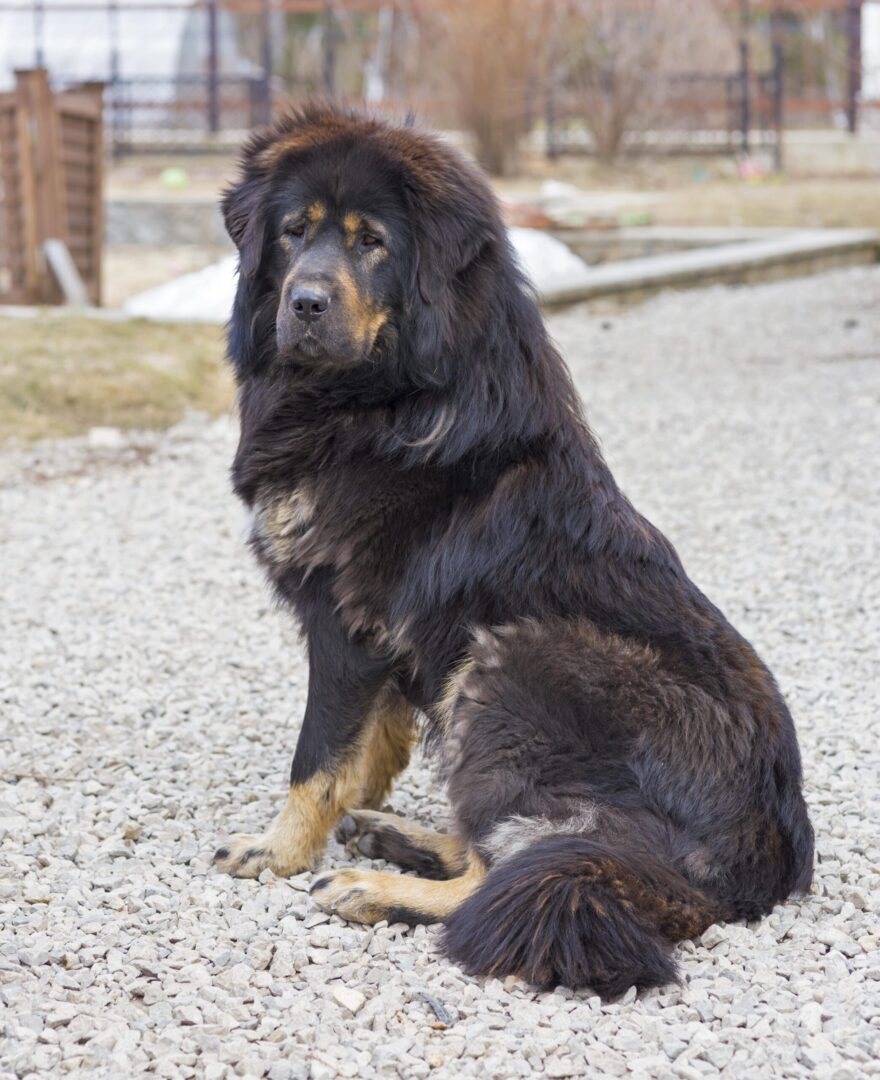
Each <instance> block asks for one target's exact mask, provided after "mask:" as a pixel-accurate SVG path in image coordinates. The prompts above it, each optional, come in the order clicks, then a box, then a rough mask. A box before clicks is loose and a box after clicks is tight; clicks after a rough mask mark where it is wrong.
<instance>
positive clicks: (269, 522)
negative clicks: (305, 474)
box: [250, 482, 317, 571]
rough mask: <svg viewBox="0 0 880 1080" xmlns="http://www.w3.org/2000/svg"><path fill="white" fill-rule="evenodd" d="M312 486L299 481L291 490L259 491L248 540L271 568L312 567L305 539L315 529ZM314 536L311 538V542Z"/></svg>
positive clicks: (308, 544) (261, 559)
mask: <svg viewBox="0 0 880 1080" xmlns="http://www.w3.org/2000/svg"><path fill="white" fill-rule="evenodd" d="M316 525H317V523H316V503H315V494H314V491H313V489H312V487H311V486H310V485H309V484H308V483H306V482H302V483H300V484H299V485H298V486H297V487H296V488H294V489H293V490H292V491H281V492H278V491H276V492H262V493H261V494H260V495H259V496H258V497H257V499H256V501H255V502H254V505H253V510H252V517H251V532H250V541H251V543H252V544H253V546H254V549H255V550H256V552H257V555H258V557H259V558H260V561H261V562H263V563H264V564H265V565H266V567H267V568H268V569H269V570H270V571H283V570H290V569H296V568H299V569H302V570H307V569H309V568H310V567H311V568H312V569H314V566H315V565H317V564H314V563H310V561H309V557H308V552H309V548H310V546H311V545H310V543H309V542H307V538H308V537H309V534H310V533H314V531H315V529H316ZM314 539H315V536H312V537H311V540H312V542H314Z"/></svg>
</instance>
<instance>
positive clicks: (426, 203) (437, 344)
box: [406, 147, 503, 381]
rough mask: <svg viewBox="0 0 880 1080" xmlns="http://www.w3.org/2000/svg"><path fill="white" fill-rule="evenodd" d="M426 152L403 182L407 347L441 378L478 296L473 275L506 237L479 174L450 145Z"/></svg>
mask: <svg viewBox="0 0 880 1080" xmlns="http://www.w3.org/2000/svg"><path fill="white" fill-rule="evenodd" d="M438 149H439V152H438V153H436V154H430V155H426V157H425V158H424V159H423V160H422V161H421V162H420V163H419V165H420V167H419V169H418V171H417V172H415V175H412V174H411V175H410V177H409V178H408V183H407V184H406V195H407V199H408V202H409V209H410V220H411V221H412V222H413V223H414V233H415V236H414V239H415V260H414V264H413V276H412V283H411V293H410V304H409V308H410V310H409V313H408V314H409V317H410V319H411V327H412V330H413V333H412V334H411V341H412V348H413V351H414V353H415V355H416V358H417V359H419V360H421V361H422V363H421V365H420V366H421V367H422V369H423V370H424V371H425V372H428V371H430V372H431V373H432V374H433V376H434V378H432V380H431V381H435V379H439V380H441V381H442V379H443V378H444V376H445V375H448V374H449V371H448V368H449V364H450V363H451V362H452V355H453V354H454V353H455V352H456V351H457V350H456V344H460V343H461V338H462V334H463V333H464V332H465V324H466V323H467V321H468V315H469V313H470V312H471V311H472V309H473V307H474V303H475V298H476V297H478V296H480V295H484V293H485V285H484V284H483V283H481V287H477V285H476V281H475V278H476V276H477V275H479V274H481V273H485V272H486V271H487V268H488V267H489V266H490V265H491V263H492V257H491V252H492V250H493V249H494V248H496V247H497V246H498V244H499V242H500V243H503V239H500V240H499V238H502V237H503V225H502V223H501V218H500V215H499V212H498V208H497V205H496V203H495V199H494V197H493V195H492V193H491V191H490V189H489V187H488V184H487V183H486V181H485V180H484V179H483V177H482V176H481V175H480V174H479V173H477V170H476V169H475V168H473V167H472V166H471V165H469V164H468V163H467V162H466V161H465V160H464V159H463V158H460V157H459V156H458V155H457V154H455V153H453V152H451V151H450V150H449V149H448V148H446V147H442V148H438Z"/></svg>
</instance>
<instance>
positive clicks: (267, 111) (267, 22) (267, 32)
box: [260, 0, 272, 124]
mask: <svg viewBox="0 0 880 1080" xmlns="http://www.w3.org/2000/svg"><path fill="white" fill-rule="evenodd" d="M271 2H272V0H263V10H262V16H263V17H262V20H261V22H262V27H261V29H262V41H261V48H260V62H261V64H262V67H263V78H262V82H261V86H260V90H261V94H262V101H261V102H260V105H261V114H262V115H261V116H260V123H261V124H269V123H271V122H272V7H271Z"/></svg>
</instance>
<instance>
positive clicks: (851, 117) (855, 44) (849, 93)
mask: <svg viewBox="0 0 880 1080" xmlns="http://www.w3.org/2000/svg"><path fill="white" fill-rule="evenodd" d="M846 23H847V35H846V36H847V40H848V43H849V50H848V59H849V62H848V64H847V80H846V84H847V85H846V127H847V131H849V133H850V134H851V135H855V134H856V132H857V131H858V130H859V95H860V94H861V92H862V0H849V5H848V7H847V11H846Z"/></svg>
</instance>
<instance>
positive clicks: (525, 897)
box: [443, 835, 718, 998]
mask: <svg viewBox="0 0 880 1080" xmlns="http://www.w3.org/2000/svg"><path fill="white" fill-rule="evenodd" d="M717 917H718V908H717V906H716V905H715V904H714V902H713V901H712V900H711V898H710V897H708V896H706V895H705V894H704V893H702V892H700V891H699V890H698V889H695V888H694V887H693V886H692V885H690V884H689V883H688V882H687V881H686V880H685V879H684V878H683V877H681V875H679V874H678V873H676V872H675V871H674V870H672V869H671V868H669V867H666V866H664V865H662V864H661V863H659V862H657V861H655V860H654V859H652V858H651V857H650V856H649V855H647V854H642V853H632V852H624V853H621V852H620V851H618V850H615V849H614V848H612V847H610V846H608V845H605V844H603V843H602V842H600V841H594V840H592V839H589V838H587V837H583V836H571V835H567V836H555V837H548V838H547V839H544V840H541V841H539V842H538V843H536V844H534V845H533V846H531V847H529V848H526V849H525V850H524V851H521V852H518V853H517V854H515V855H513V856H511V857H510V858H509V859H507V860H505V861H503V862H500V863H497V864H496V865H494V866H493V867H492V869H491V870H490V872H489V875H488V876H487V878H486V880H485V882H484V883H483V885H482V886H481V887H480V888H479V889H478V890H477V891H476V892H475V893H474V894H473V895H472V896H471V897H469V898H468V899H467V900H466V901H465V902H464V903H463V904H462V905H461V906H460V907H459V908H457V909H456V911H454V912H453V913H452V914H451V915H450V916H449V917H448V918H447V919H446V929H445V931H444V935H443V948H444V952H445V953H446V955H447V956H449V958H450V959H452V960H454V961H455V962H456V963H458V964H459V965H461V967H463V968H464V969H465V971H467V972H468V973H469V974H471V975H494V976H499V977H503V976H505V975H518V976H519V977H520V978H523V979H525V980H526V981H527V982H529V983H532V984H533V985H534V986H537V987H540V988H542V989H549V988H551V987H553V986H568V987H571V988H573V989H574V988H577V987H591V988H592V989H593V990H595V991H596V993H598V994H600V995H601V996H602V997H603V998H613V997H617V996H618V995H619V994H622V993H623V992H624V991H625V990H627V989H628V988H629V987H630V986H636V987H639V988H640V989H641V988H645V987H649V986H660V985H662V984H663V983H667V982H670V981H672V980H674V979H675V975H676V969H675V964H674V963H673V961H672V959H671V957H670V955H669V954H670V951H671V946H672V944H673V943H675V942H676V941H682V940H683V939H685V938H690V937H696V936H697V935H699V934H701V933H702V932H703V931H704V930H705V929H706V927H707V926H709V925H710V924H711V923H712V922H714V921H715V919H716V918H717Z"/></svg>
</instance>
